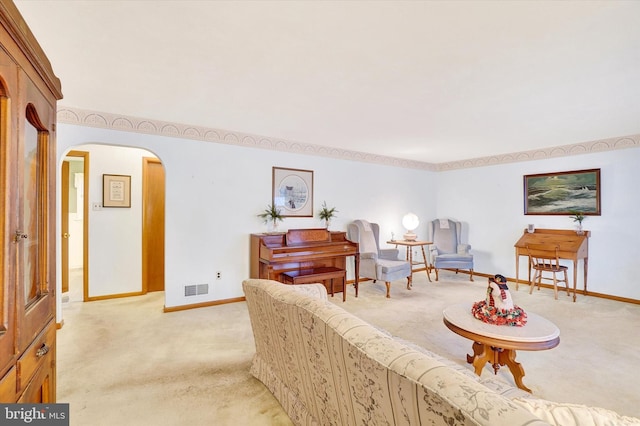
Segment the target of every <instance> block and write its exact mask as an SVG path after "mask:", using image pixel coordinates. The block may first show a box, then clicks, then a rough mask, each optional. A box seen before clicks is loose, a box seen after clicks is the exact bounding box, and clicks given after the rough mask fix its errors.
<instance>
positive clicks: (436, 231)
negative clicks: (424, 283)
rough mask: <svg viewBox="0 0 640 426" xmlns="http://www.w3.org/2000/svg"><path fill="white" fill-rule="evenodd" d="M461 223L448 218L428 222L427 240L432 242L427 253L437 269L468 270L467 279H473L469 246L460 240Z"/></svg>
mask: <svg viewBox="0 0 640 426" xmlns="http://www.w3.org/2000/svg"><path fill="white" fill-rule="evenodd" d="M461 231H462V224H461V223H460V222H455V221H453V220H450V219H435V220H433V221H431V222H429V240H430V241H432V242H433V244H432V245H431V247H430V250H429V254H430V257H431V265H432V266H433V268H434V269H435V270H436V281H438V269H455V271H456V274H457V273H458V270H459V269H468V270H469V281H473V255H472V254H471V253H469V251H470V250H471V246H470V245H469V244H462V243H461V241H460V237H461Z"/></svg>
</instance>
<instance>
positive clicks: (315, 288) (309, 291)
mask: <svg viewBox="0 0 640 426" xmlns="http://www.w3.org/2000/svg"><path fill="white" fill-rule="evenodd" d="M291 288H292V289H293V290H294V291H296V292H298V293H302V294H305V295H307V296H309V297H314V298H316V299H320V300H329V298H328V296H327V288H326V287H325V286H324V284H295V285H291Z"/></svg>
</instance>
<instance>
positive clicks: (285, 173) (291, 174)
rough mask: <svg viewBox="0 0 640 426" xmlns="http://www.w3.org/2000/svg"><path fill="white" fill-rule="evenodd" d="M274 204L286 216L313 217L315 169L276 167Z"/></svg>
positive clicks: (274, 172)
mask: <svg viewBox="0 0 640 426" xmlns="http://www.w3.org/2000/svg"><path fill="white" fill-rule="evenodd" d="M273 206H275V207H276V208H277V209H280V210H281V211H282V216H284V217H291V216H295V217H313V170H298V169H286V168H282V167H274V168H273Z"/></svg>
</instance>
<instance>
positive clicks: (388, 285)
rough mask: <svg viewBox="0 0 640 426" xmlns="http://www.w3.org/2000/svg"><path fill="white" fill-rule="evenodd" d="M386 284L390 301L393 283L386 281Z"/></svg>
mask: <svg viewBox="0 0 640 426" xmlns="http://www.w3.org/2000/svg"><path fill="white" fill-rule="evenodd" d="M385 284H386V285H387V299H389V298H390V297H391V293H390V291H391V283H390V282H389V281H386V282H385Z"/></svg>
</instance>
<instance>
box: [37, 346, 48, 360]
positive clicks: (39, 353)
mask: <svg viewBox="0 0 640 426" xmlns="http://www.w3.org/2000/svg"><path fill="white" fill-rule="evenodd" d="M47 352H49V346H47V344H46V343H43V344H42V346H40V349H38V350H37V351H36V358H41V357H43V356H45V355H46V354H47Z"/></svg>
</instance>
